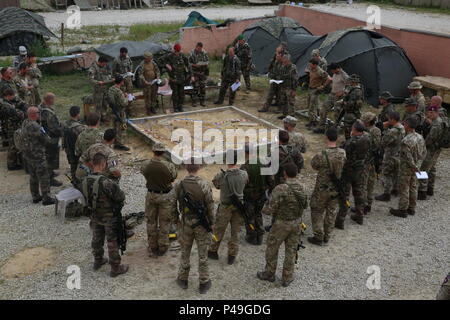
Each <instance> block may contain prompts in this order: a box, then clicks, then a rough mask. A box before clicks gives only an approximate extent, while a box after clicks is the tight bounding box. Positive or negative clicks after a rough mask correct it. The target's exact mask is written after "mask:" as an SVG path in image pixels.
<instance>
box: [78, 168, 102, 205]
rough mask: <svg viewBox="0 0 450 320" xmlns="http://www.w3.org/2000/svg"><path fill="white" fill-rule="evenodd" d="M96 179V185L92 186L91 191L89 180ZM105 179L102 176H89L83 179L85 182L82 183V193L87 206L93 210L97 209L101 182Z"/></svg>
mask: <svg viewBox="0 0 450 320" xmlns="http://www.w3.org/2000/svg"><path fill="white" fill-rule="evenodd" d="M90 178H92V179H94V183H93V185H92V189H91V190H89V188H88V179H90ZM101 178H103V177H102V176H101V175H89V176H87V177H85V178H84V179H83V182H82V183H81V192H82V193H83V196H84V198H85V200H86V205H87V206H88V207H89V209H91V210H95V209H97V200H98V196H99V192H100V180H101ZM89 191H91V192H92V194H90V193H89Z"/></svg>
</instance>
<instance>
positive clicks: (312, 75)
mask: <svg viewBox="0 0 450 320" xmlns="http://www.w3.org/2000/svg"><path fill="white" fill-rule="evenodd" d="M328 78H329V76H328V73H327V72H326V71H325V70H323V69H322V68H320V67H319V61H318V60H317V59H315V58H313V59H311V60H309V85H308V115H309V122H308V124H307V125H306V126H307V127H308V128H309V129H311V130H312V129H313V127H314V126H316V124H317V111H318V104H319V95H320V94H321V93H322V91H323V89H324V88H325V84H326V82H327V80H328Z"/></svg>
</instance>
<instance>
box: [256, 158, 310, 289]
mask: <svg viewBox="0 0 450 320" xmlns="http://www.w3.org/2000/svg"><path fill="white" fill-rule="evenodd" d="M283 175H284V181H285V182H284V183H282V184H280V185H278V186H276V187H275V189H273V192H272V196H271V198H270V200H269V201H268V202H267V203H266V204H265V205H264V208H263V213H264V214H268V215H271V216H272V217H273V221H274V222H273V225H272V228H271V230H270V233H269V236H268V238H267V248H266V267H265V268H264V271H260V272H258V273H257V274H256V276H257V277H258V279H261V280H265V281H270V282H274V281H275V272H276V270H277V263H278V251H279V249H280V246H281V244H282V243H283V242H284V247H285V254H284V264H283V273H282V279H281V284H282V286H283V287H287V286H289V285H290V284H291V283H292V281H293V277H294V265H295V256H296V252H297V250H298V242H299V241H300V224H301V221H302V220H301V219H302V216H303V210H305V209H306V207H307V204H308V197H307V195H306V192H305V187H304V186H303V185H302V184H300V182H299V180H298V179H296V176H297V168H296V166H295V165H294V164H289V165H287V166H285V167H284V172H283Z"/></svg>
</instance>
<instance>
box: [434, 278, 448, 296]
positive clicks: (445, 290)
mask: <svg viewBox="0 0 450 320" xmlns="http://www.w3.org/2000/svg"><path fill="white" fill-rule="evenodd" d="M436 300H450V273H449V274H448V275H447V277H446V278H445V279H444V282H443V283H442V285H441V288H440V289H439V292H438V294H437V295H436Z"/></svg>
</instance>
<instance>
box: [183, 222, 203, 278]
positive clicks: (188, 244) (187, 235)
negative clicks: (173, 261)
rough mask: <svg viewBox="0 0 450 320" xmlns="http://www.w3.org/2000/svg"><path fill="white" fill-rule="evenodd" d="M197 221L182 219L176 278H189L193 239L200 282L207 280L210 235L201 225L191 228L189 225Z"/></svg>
mask: <svg viewBox="0 0 450 320" xmlns="http://www.w3.org/2000/svg"><path fill="white" fill-rule="evenodd" d="M197 221H198V220H197V219H188V218H185V219H184V220H183V225H182V227H181V232H180V233H181V236H180V238H181V241H180V244H181V264H180V269H179V270H178V279H180V280H188V278H189V270H190V269H191V265H190V257H191V250H192V245H193V244H194V240H195V242H196V244H197V251H198V273H199V281H200V283H206V282H208V281H209V271H208V247H209V243H210V236H209V233H208V232H207V231H206V230H205V228H203V227H202V226H197V227H196V228H195V229H192V228H191V226H192V225H193V224H194V223H196V222H197Z"/></svg>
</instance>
